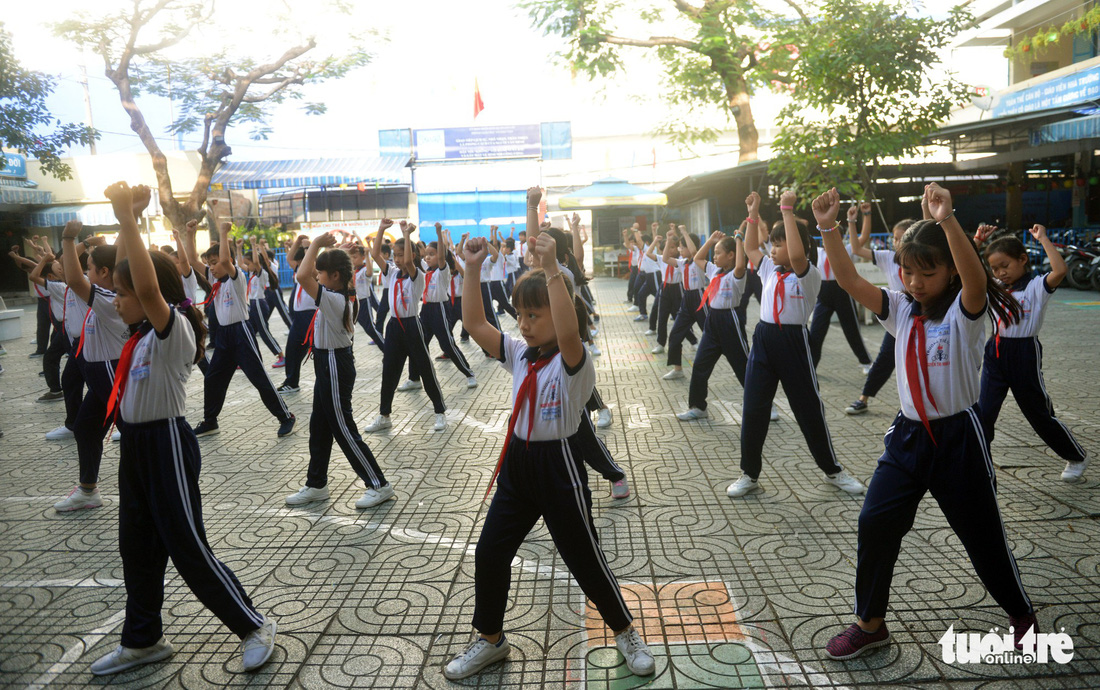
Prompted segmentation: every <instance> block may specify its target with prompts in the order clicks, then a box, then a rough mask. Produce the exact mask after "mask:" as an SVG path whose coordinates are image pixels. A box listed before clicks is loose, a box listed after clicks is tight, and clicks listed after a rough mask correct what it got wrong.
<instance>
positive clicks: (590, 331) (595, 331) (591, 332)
mask: <svg viewBox="0 0 1100 690" xmlns="http://www.w3.org/2000/svg"><path fill="white" fill-rule="evenodd" d="M599 334H600V329H598V328H596V327H595V326H593V327H592V328H589V329H588V335H590V336H592V337H593V338H595V337H596V336H597V335H599Z"/></svg>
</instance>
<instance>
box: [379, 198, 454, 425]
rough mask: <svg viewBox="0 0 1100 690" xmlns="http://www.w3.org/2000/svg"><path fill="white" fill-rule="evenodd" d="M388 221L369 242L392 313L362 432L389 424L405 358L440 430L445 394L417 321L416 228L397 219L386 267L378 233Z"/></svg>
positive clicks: (420, 278)
mask: <svg viewBox="0 0 1100 690" xmlns="http://www.w3.org/2000/svg"><path fill="white" fill-rule="evenodd" d="M392 225H393V221H392V220H390V219H389V218H383V219H382V222H381V223H379V224H378V234H377V235H375V236H374V244H372V245H371V258H373V259H374V262H375V264H377V265H378V268H379V269H381V271H382V278H383V280H385V283H386V292H387V293H388V294H389V295H390V302H391V304H390V308H391V309H392V310H393V316H392V317H391V318H390V322H389V323H388V324H386V339H385V344H384V345H383V348H382V391H381V401H380V405H379V409H378V416H377V417H375V419H374V421H373V422H371V423H370V425H368V426H367V428H366V431H367V432H370V433H374V432H378V431H382V430H384V429H389V428H390V427H391V426H393V422H392V421H391V420H390V412H391V411H392V409H393V394H394V392H395V391H396V390H397V382H398V380H399V379H400V378H401V372H402V370H404V368H405V360H409V372H410V375H412V374H414V373H415V374H419V376H420V377H422V378H423V380H424V389H425V392H427V394H428V397H429V398H430V399H431V401H432V406H433V407H434V409H435V424H434V425H433V426H432V428H433V429H434V430H436V431H442V430H443V429H445V428H446V427H447V415H446V412H447V406H446V405H445V404H444V403H443V393H442V391H440V390H439V382H438V381H436V378H435V368H434V367H433V366H432V360H431V357H429V356H428V346H427V345H426V344H425V341H424V329H423V328H422V327H421V325H420V297H421V295H422V294H423V292H424V273H423V272H422V271H421V270H420V268H419V264H420V257H419V256H417V255H416V251H415V245H414V244H413V243H412V239H411V235H412V231H413V230H415V229H416V226H415V225H411V224H408V223H406V222H405V221H401V234H402V238H401V239H400V240H398V241H397V242H395V243H394V246H393V258H394V265H390V264H388V263H386V261H385V259H384V258H383V257H382V235H383V233H385V232H386V228H389V227H390V226H392Z"/></svg>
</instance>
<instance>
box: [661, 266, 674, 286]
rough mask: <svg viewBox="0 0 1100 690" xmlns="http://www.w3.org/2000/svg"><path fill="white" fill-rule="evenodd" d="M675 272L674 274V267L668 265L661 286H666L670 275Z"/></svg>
mask: <svg viewBox="0 0 1100 690" xmlns="http://www.w3.org/2000/svg"><path fill="white" fill-rule="evenodd" d="M675 272H676V268H675V267H674V266H672V265H671V264H669V265H668V266H666V267H665V282H664V283H663V286H667V285H668V281H670V280H672V275H673V274H674V273H675Z"/></svg>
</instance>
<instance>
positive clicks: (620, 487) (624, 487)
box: [611, 477, 630, 498]
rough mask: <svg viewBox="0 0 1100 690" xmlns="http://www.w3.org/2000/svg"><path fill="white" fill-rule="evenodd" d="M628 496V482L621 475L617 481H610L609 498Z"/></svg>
mask: <svg viewBox="0 0 1100 690" xmlns="http://www.w3.org/2000/svg"><path fill="white" fill-rule="evenodd" d="M629 496H630V484H629V483H628V482H627V481H626V477H623V478H622V479H620V480H619V481H617V482H611V498H628V497H629Z"/></svg>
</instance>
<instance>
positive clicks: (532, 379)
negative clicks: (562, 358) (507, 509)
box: [482, 350, 558, 500]
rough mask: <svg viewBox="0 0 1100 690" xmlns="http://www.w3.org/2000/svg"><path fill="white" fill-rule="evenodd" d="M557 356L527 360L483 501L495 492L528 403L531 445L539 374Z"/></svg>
mask: <svg viewBox="0 0 1100 690" xmlns="http://www.w3.org/2000/svg"><path fill="white" fill-rule="evenodd" d="M556 354H558V351H557V350H554V351H553V352H552V353H550V354H549V355H546V356H544V357H539V358H538V359H536V360H535V361H534V362H532V361H531V360H530V359H528V360H527V374H526V375H524V377H523V383H521V384H519V391H518V392H517V393H516V402H515V404H514V405H512V414H511V415H510V416H509V417H508V435H507V436H505V437H504V447H503V448H501V449H500V457H499V458H497V466H496V469H494V470H493V476H492V477H490V478H489V488H487V489H485V497H484V498H483V499H482V500H485V498H488V497H489V492H490V491H492V490H493V482H495V481H496V479H497V475H498V474H500V466H501V465H503V464H504V456H505V455H507V454H508V446H509V445H510V444H511V443H512V434H513V432H515V430H516V420H517V419H519V413H520V412H521V411H522V410H523V404H524V403H527V443H528V444H530V443H531V428H532V427H534V426H535V407H536V406H537V404H538V385H537V382H538V373H539V370H540V369H542V368H543V367H545V366H546V365H547V364H549V363H550V361H551V360H552V359H554V355H556Z"/></svg>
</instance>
